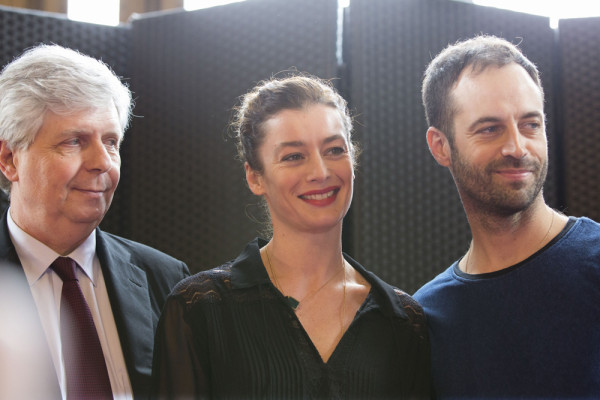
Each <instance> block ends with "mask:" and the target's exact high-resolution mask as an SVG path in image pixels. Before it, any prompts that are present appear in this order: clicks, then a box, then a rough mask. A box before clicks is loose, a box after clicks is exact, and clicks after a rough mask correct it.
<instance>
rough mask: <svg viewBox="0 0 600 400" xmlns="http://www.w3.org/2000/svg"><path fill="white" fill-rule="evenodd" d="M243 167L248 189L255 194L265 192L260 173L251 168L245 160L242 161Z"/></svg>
mask: <svg viewBox="0 0 600 400" xmlns="http://www.w3.org/2000/svg"><path fill="white" fill-rule="evenodd" d="M244 169H245V170H246V182H248V187H249V188H250V191H251V192H252V193H254V194H255V195H257V196H262V195H263V194H264V193H265V190H264V187H263V180H262V175H261V174H260V172H258V171H256V170H254V169H252V167H251V166H250V164H248V163H247V162H245V163H244Z"/></svg>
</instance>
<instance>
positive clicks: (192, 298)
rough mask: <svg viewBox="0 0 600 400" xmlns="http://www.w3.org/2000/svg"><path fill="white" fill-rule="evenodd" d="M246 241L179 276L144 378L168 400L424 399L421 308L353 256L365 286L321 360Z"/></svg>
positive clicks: (425, 350)
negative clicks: (235, 253) (232, 254)
mask: <svg viewBox="0 0 600 400" xmlns="http://www.w3.org/2000/svg"><path fill="white" fill-rule="evenodd" d="M264 244H265V242H264V241H262V240H260V239H255V240H254V241H252V242H250V243H249V244H248V245H247V247H246V249H245V250H244V251H243V252H242V254H240V256H239V257H238V258H237V259H235V260H234V261H232V262H229V263H227V264H225V265H223V266H221V267H219V268H215V269H212V270H209V271H204V272H200V273H198V274H196V275H193V276H191V277H189V278H186V279H185V280H183V281H182V282H180V283H179V284H178V285H177V286H176V287H175V288H174V289H173V292H172V293H171V295H170V297H169V299H168V300H167V303H166V305H165V308H164V311H163V314H162V316H161V318H160V321H159V325H158V330H157V336H156V346H155V354H154V371H153V380H154V384H155V393H157V395H158V397H159V398H170V399H175V398H176V399H205V398H214V399H384V398H385V399H387V398H394V399H403V398H428V397H429V389H430V387H431V382H430V359H429V340H428V337H427V327H426V325H425V317H424V313H423V310H422V308H421V307H420V306H419V305H418V304H417V303H416V302H415V301H414V300H413V299H412V298H411V297H410V296H409V295H407V294H406V293H404V292H402V291H400V290H398V289H396V288H393V287H392V286H390V285H388V284H386V283H385V282H383V281H382V280H381V279H379V278H377V277H376V276H375V275H374V274H372V273H371V272H368V271H366V270H365V269H364V268H363V267H362V266H361V265H360V264H358V263H357V262H356V261H354V260H352V259H351V258H350V257H348V256H346V255H344V256H345V258H346V260H347V261H348V262H349V263H350V264H351V265H352V267H353V268H355V269H356V270H357V271H358V272H359V273H360V274H361V275H362V276H363V277H364V278H365V279H366V280H367V281H368V282H369V283H370V284H371V291H370V293H369V294H368V296H367V298H366V299H365V301H364V303H363V304H362V306H361V307H360V309H359V310H358V312H357V314H356V316H355V318H354V320H353V322H352V323H351V324H350V326H349V328H348V330H347V331H346V332H345V334H344V336H343V337H342V339H341V341H340V342H339V343H338V345H337V347H336V349H335V350H334V352H333V354H332V355H331V357H330V358H329V360H328V362H326V363H325V362H323V360H322V359H321V356H320V355H319V352H318V351H317V349H316V348H315V346H314V345H313V343H312V342H311V340H310V338H309V336H308V334H307V333H306V331H305V330H304V328H303V327H302V325H301V324H300V322H299V320H298V318H297V317H296V315H295V313H294V312H293V310H292V309H291V308H290V307H289V305H288V304H287V302H286V301H285V299H284V297H283V296H282V294H281V292H279V291H278V290H277V289H276V288H275V286H273V285H272V283H271V281H270V280H269V276H268V274H267V271H266V269H265V267H264V265H263V263H262V260H261V258H260V252H259V249H260V247H259V246H263V245H264Z"/></svg>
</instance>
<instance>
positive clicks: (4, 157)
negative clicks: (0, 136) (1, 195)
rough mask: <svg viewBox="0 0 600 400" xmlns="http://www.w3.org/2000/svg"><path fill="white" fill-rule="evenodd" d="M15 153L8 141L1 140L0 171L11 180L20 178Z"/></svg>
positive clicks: (14, 180)
mask: <svg viewBox="0 0 600 400" xmlns="http://www.w3.org/2000/svg"><path fill="white" fill-rule="evenodd" d="M14 155H15V153H14V152H13V151H12V150H11V149H10V147H9V146H8V143H7V142H6V141H0V171H2V173H3V174H4V176H5V177H6V179H8V180H9V181H11V182H16V181H18V180H19V174H18V173H17V168H16V167H15V160H14Z"/></svg>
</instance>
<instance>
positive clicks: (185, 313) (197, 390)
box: [154, 76, 430, 399]
mask: <svg viewBox="0 0 600 400" xmlns="http://www.w3.org/2000/svg"><path fill="white" fill-rule="evenodd" d="M235 126H236V133H237V138H238V150H239V153H240V157H241V159H242V160H243V162H244V168H245V171H246V180H247V182H248V186H249V188H250V190H251V191H252V192H253V193H254V194H255V195H257V196H262V197H263V198H264V200H265V201H266V204H267V206H268V212H269V216H270V220H271V224H272V232H273V234H272V238H271V239H270V240H269V241H264V240H262V239H255V240H253V241H252V242H250V243H249V244H248V245H247V247H246V249H245V250H244V251H243V252H242V254H240V256H239V257H238V258H237V259H235V260H234V261H231V262H228V263H226V264H224V265H222V266H220V267H218V268H215V269H212V270H209V271H204V272H200V273H198V274H196V275H194V276H192V277H190V278H189V279H186V280H184V281H182V282H181V283H180V284H179V285H178V286H177V287H176V288H175V289H174V290H173V292H172V294H171V296H170V298H169V300H168V302H167V305H166V307H165V309H164V312H163V315H162V317H161V321H160V322H159V328H158V334H157V341H156V353H155V364H154V378H155V382H156V384H157V393H158V396H159V397H160V398H245V399H249V398H273V399H286V398H290V399H300V398H302V399H316V398H324V399H325V398H327V399H331V398H361V399H366V398H397V399H398V398H415V397H428V396H429V387H430V371H429V363H430V361H429V341H428V338H427V328H426V326H425V317H424V314H423V312H422V309H421V307H420V306H419V305H418V304H417V303H416V302H415V301H414V300H412V298H411V297H410V296H408V295H407V294H406V293H404V292H402V291H400V290H398V289H396V288H394V287H392V286H390V285H388V284H386V283H385V282H383V281H382V280H380V279H379V278H378V277H376V276H375V275H374V274H373V273H371V272H368V271H367V270H365V268H364V267H362V266H361V265H360V264H359V263H357V262H356V261H354V260H353V259H352V258H350V257H349V256H347V255H345V254H343V253H342V241H341V237H342V220H343V218H344V216H345V215H346V213H347V211H348V209H349V207H350V203H351V200H352V193H353V184H354V166H355V156H356V149H355V146H354V144H353V143H352V140H351V131H352V120H351V118H350V116H349V113H348V109H347V106H346V102H345V100H344V99H343V98H342V97H341V96H340V95H339V94H338V93H337V92H336V91H335V90H334V89H333V88H332V87H331V86H330V85H329V84H328V83H325V82H323V81H321V80H320V79H317V78H312V77H305V76H294V77H289V78H284V79H274V80H270V81H267V82H263V83H261V84H260V85H259V86H257V87H256V88H255V89H254V90H252V91H251V92H250V93H248V94H246V95H245V96H244V97H243V101H242V104H241V106H240V107H239V108H238V114H237V118H236V120H235Z"/></svg>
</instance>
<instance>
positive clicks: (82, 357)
mask: <svg viewBox="0 0 600 400" xmlns="http://www.w3.org/2000/svg"><path fill="white" fill-rule="evenodd" d="M51 268H52V269H53V270H54V272H56V273H57V274H58V276H60V279H62V281H63V287H62V297H61V299H60V332H61V333H60V335H61V341H62V353H63V360H64V364H65V374H66V378H67V399H68V400H78V399H94V400H96V399H112V398H113V396H112V390H111V387H110V379H109V377H108V371H107V369H106V362H105V361H104V353H102V346H101V345H100V339H98V332H97V331H96V326H95V325H94V320H93V319H92V314H91V313H90V308H89V307H88V305H87V303H86V301H85V298H84V297H83V293H82V292H81V288H80V287H79V281H78V280H77V274H76V269H77V263H76V262H75V261H73V260H72V259H71V258H68V257H58V258H57V259H56V260H55V261H54V262H53V263H52V265H51Z"/></svg>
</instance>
